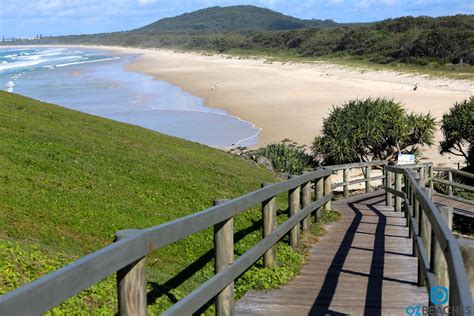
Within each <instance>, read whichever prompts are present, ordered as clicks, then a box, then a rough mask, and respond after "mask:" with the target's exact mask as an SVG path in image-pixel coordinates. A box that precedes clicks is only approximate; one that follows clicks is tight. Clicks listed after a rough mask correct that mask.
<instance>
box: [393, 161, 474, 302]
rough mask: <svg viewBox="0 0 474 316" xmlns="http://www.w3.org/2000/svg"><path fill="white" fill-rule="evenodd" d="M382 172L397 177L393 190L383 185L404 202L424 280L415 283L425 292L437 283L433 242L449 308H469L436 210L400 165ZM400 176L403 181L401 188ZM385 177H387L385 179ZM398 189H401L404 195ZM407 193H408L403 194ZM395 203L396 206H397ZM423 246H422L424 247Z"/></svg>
mask: <svg viewBox="0 0 474 316" xmlns="http://www.w3.org/2000/svg"><path fill="white" fill-rule="evenodd" d="M385 170H386V172H387V173H395V174H396V175H397V179H398V181H397V182H396V188H395V189H393V187H392V183H391V182H389V183H387V184H388V185H387V186H386V190H387V192H389V193H391V194H395V195H396V196H397V197H398V198H399V199H403V200H404V202H405V211H406V213H407V214H406V215H407V218H408V222H409V226H410V228H411V229H410V230H411V233H412V237H413V239H414V242H415V245H414V246H416V247H417V250H418V257H419V260H420V265H419V266H420V267H421V270H422V274H423V275H424V276H425V278H424V280H419V282H420V284H423V283H425V285H426V287H427V289H428V291H430V290H431V287H432V286H434V285H435V284H436V283H437V281H436V278H434V277H433V271H432V269H431V267H432V266H434V264H435V262H434V261H433V260H434V259H433V258H430V250H429V249H430V248H432V247H434V244H433V243H434V242H435V241H436V242H437V243H438V244H439V247H440V248H441V249H443V250H444V251H443V254H444V258H445V260H446V262H447V266H448V274H449V280H450V289H451V293H450V297H451V298H452V300H451V301H450V305H452V306H464V307H467V306H471V308H472V297H471V291H470V285H469V283H468V278H467V274H466V270H465V267H464V263H463V261H462V256H461V250H460V247H459V244H458V242H457V240H456V238H455V237H454V235H453V234H452V232H451V231H450V229H449V227H448V226H447V224H446V222H445V220H444V219H443V217H442V215H441V213H440V211H439V210H438V208H437V207H436V205H435V204H434V203H433V201H432V200H431V198H429V197H428V195H427V193H426V192H425V190H424V189H423V188H422V186H421V185H420V184H419V183H418V181H417V179H416V177H415V175H414V173H413V172H412V171H411V170H409V169H406V168H404V166H386V167H385ZM400 176H403V177H404V178H405V186H404V188H403V189H402V187H401V179H400ZM388 178H391V177H389V176H388ZM402 190H405V192H403V191H402ZM407 191H408V192H409V194H407ZM410 196H411V197H410ZM398 198H396V199H398ZM390 199H391V197H390ZM410 199H412V201H411V202H412V203H410ZM387 202H388V201H387ZM397 202H398V201H397ZM396 204H397V205H399V204H398V203H396ZM415 204H416V206H417V207H416V210H415V209H414V205H415ZM424 217H425V218H427V219H428V222H429V225H428V223H425V220H423V218H424ZM430 231H431V232H430ZM431 236H434V237H435V239H432V237H431ZM424 243H426V247H425V245H424ZM430 243H431V244H430ZM430 260H431V261H430Z"/></svg>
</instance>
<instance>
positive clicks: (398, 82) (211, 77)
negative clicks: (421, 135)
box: [41, 45, 474, 167]
mask: <svg viewBox="0 0 474 316" xmlns="http://www.w3.org/2000/svg"><path fill="white" fill-rule="evenodd" d="M41 46H43V47H45V46H50V47H52V46H60V47H82V48H90V49H102V50H108V51H110V52H114V53H117V54H133V55H136V56H137V57H138V58H137V59H136V60H135V61H133V62H131V63H129V64H127V65H126V66H125V69H127V70H130V71H135V72H140V73H145V74H147V75H151V76H152V77H154V78H155V79H158V80H162V81H167V82H170V83H171V84H173V85H175V86H178V87H180V88H181V89H183V90H184V91H186V92H189V93H191V94H193V95H195V96H198V97H202V98H203V99H204V105H205V106H206V107H210V108H218V109H223V110H225V111H226V112H227V113H228V114H229V115H230V116H234V117H238V118H239V119H241V120H242V121H246V122H249V123H250V124H253V125H254V126H255V127H257V128H260V131H259V133H258V143H257V145H256V146H254V147H253V148H257V147H261V146H264V145H266V144H270V143H274V142H279V141H281V140H283V139H285V138H289V139H291V140H293V141H296V142H297V143H299V144H301V145H306V146H309V145H310V144H311V142H312V140H313V139H314V137H315V136H316V135H318V134H319V133H320V131H321V128H322V119H323V118H325V117H327V115H328V113H329V110H330V109H331V108H332V106H333V105H334V106H339V105H341V104H342V103H344V102H346V101H348V100H350V99H355V98H366V97H387V98H394V99H395V100H397V101H400V102H401V103H402V104H403V105H404V107H405V108H406V109H407V110H408V111H415V112H428V111H429V112H431V113H432V114H433V115H434V116H435V118H436V119H437V120H440V119H441V117H442V114H443V113H445V112H447V111H448V109H449V108H450V107H452V106H453V104H454V103H455V102H459V101H462V100H464V99H466V98H468V97H469V96H471V95H472V94H474V82H471V81H467V80H454V79H440V78H435V79H433V78H428V77H427V76H426V75H413V74H405V73H398V72H394V71H385V70H382V71H380V70H366V69H364V70H361V69H356V68H352V67H345V66H340V65H335V64H325V63H317V62H316V63H312V64H306V63H304V64H303V63H283V62H272V63H269V62H267V61H266V60H265V59H262V58H255V59H247V58H246V59H240V58H237V57H231V56H222V55H210V54H205V55H203V54H199V53H196V52H174V51H172V50H168V49H140V48H127V47H117V46H91V45H41ZM216 83H217V88H216V89H212V87H213V86H214V85H215V84H216ZM414 83H417V84H418V90H417V91H413V85H414ZM441 138H442V135H441V133H440V131H439V129H438V131H437V133H436V137H435V145H433V146H432V147H431V148H429V147H426V148H423V149H422V152H423V155H424V157H422V159H423V160H424V159H426V160H428V159H429V160H431V161H433V162H434V163H435V164H437V165H441V166H450V167H454V166H456V165H457V163H458V162H462V161H463V159H461V158H459V157H456V156H453V155H443V156H441V155H440V154H439V153H438V150H437V144H438V143H439V141H440V139H441Z"/></svg>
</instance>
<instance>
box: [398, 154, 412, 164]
mask: <svg viewBox="0 0 474 316" xmlns="http://www.w3.org/2000/svg"><path fill="white" fill-rule="evenodd" d="M414 163H415V155H408V154H398V158H397V164H398V165H412V164H414Z"/></svg>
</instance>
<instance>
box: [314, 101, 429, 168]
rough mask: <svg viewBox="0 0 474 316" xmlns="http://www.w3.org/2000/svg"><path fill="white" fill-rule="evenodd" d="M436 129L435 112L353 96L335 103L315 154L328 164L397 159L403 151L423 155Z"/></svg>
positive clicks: (324, 125) (316, 139) (325, 122)
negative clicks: (335, 105) (409, 109)
mask: <svg viewBox="0 0 474 316" xmlns="http://www.w3.org/2000/svg"><path fill="white" fill-rule="evenodd" d="M435 130H436V121H435V119H434V118H433V116H431V114H429V113H428V114H417V113H410V114H409V113H407V111H406V110H405V109H404V108H403V107H402V105H401V104H400V103H399V102H396V101H394V100H389V99H384V98H378V99H372V98H368V99H365V100H352V101H349V102H348V103H346V104H343V105H342V106H341V107H334V108H333V109H332V111H331V113H330V115H329V116H328V117H327V118H325V119H324V121H323V130H322V134H321V136H318V137H316V138H315V140H314V142H313V148H312V149H313V155H314V156H315V157H316V158H317V159H319V160H321V161H322V162H323V163H324V164H339V163H349V162H359V161H361V162H362V161H370V160H384V159H387V160H393V159H395V158H396V157H397V155H398V154H399V153H414V154H417V155H419V147H420V146H422V145H432V144H433V139H434V133H435Z"/></svg>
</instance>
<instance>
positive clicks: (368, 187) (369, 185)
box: [365, 166, 372, 193]
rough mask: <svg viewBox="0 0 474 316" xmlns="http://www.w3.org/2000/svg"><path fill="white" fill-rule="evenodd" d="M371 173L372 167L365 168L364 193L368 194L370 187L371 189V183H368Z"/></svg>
mask: <svg viewBox="0 0 474 316" xmlns="http://www.w3.org/2000/svg"><path fill="white" fill-rule="evenodd" d="M371 173H372V166H367V167H365V178H366V179H367V180H366V181H365V193H369V192H370V187H371V181H370V178H371Z"/></svg>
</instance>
